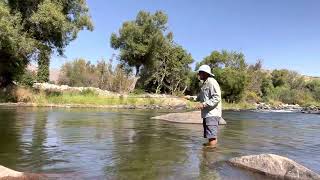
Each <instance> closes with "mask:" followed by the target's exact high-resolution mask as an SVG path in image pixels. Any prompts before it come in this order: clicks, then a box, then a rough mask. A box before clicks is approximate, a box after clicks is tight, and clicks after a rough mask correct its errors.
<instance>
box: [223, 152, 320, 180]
mask: <svg viewBox="0 0 320 180" xmlns="http://www.w3.org/2000/svg"><path fill="white" fill-rule="evenodd" d="M228 162H229V163H231V164H232V165H234V166H238V167H242V168H245V169H249V170H252V171H255V172H259V173H263V174H265V175H269V176H273V177H276V178H284V179H308V180H309V179H310V180H311V179H314V180H316V179H317V180H320V175H319V174H317V173H315V172H313V171H311V170H310V169H308V168H306V167H304V166H302V165H300V164H298V163H296V162H295V161H293V160H291V159H288V158H286V157H282V156H278V155H274V154H260V155H250V156H243V157H236V158H232V159H230V160H229V161H228Z"/></svg>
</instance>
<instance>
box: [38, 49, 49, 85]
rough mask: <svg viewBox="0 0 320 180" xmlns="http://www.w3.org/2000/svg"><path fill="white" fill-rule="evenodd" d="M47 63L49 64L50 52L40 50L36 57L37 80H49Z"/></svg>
mask: <svg viewBox="0 0 320 180" xmlns="http://www.w3.org/2000/svg"><path fill="white" fill-rule="evenodd" d="M49 65H50V52H48V51H47V50H41V52H40V54H39V57H38V74H37V79H38V82H48V81H49V73H50V70H49Z"/></svg>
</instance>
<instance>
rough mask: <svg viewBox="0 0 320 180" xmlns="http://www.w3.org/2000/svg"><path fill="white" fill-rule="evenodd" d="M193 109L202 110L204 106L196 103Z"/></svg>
mask: <svg viewBox="0 0 320 180" xmlns="http://www.w3.org/2000/svg"><path fill="white" fill-rule="evenodd" d="M194 108H196V109H199V110H202V109H204V108H205V106H204V105H203V104H202V103H197V104H195V105H194Z"/></svg>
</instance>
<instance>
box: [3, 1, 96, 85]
mask: <svg viewBox="0 0 320 180" xmlns="http://www.w3.org/2000/svg"><path fill="white" fill-rule="evenodd" d="M0 2H1V3H0V4H1V5H0V6H1V23H2V25H3V26H2V27H1V32H0V36H1V39H5V38H7V39H10V42H9V41H5V40H4V41H1V45H2V46H1V49H0V53H1V54H0V56H1V57H2V58H5V59H6V60H5V61H1V62H0V63H1V64H0V65H1V67H3V68H2V69H1V72H0V76H1V77H0V80H1V81H2V82H1V85H6V84H8V83H9V82H11V81H12V80H14V79H15V77H14V76H15V75H17V74H19V73H21V72H23V69H24V68H25V66H26V65H27V64H28V63H29V62H30V60H32V59H34V60H36V61H38V63H39V70H38V76H39V80H40V81H47V80H48V76H49V59H50V55H51V53H52V52H53V51H56V52H57V53H58V54H59V55H63V50H64V48H65V47H66V46H67V45H68V44H69V43H70V42H71V41H72V40H74V39H75V38H76V37H77V34H78V32H79V31H80V30H82V29H84V28H86V29H88V30H92V29H93V25H92V22H91V20H90V16H89V14H88V7H87V5H86V1H85V0H57V1H53V0H1V1H0ZM5 22H7V23H5ZM8 22H9V23H8ZM13 29H14V30H13ZM8 33H9V34H8ZM18 36H20V37H18ZM10 37H12V38H10ZM11 39H12V40H11ZM10 46H11V48H12V47H14V46H15V47H16V48H18V47H19V48H18V49H19V51H12V49H11V50H10ZM21 51H23V53H21ZM18 54H19V55H18ZM17 55H18V56H17ZM17 65H19V67H20V68H18V69H14V70H13V69H12V68H13V67H15V66H17ZM11 71H18V72H15V73H10V72H11ZM4 74H8V75H6V76H5V75H4Z"/></svg>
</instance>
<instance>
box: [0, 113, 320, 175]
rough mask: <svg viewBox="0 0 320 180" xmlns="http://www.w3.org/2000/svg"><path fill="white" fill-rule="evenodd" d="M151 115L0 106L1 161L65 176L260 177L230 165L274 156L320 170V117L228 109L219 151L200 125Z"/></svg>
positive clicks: (221, 129) (14, 166) (5, 164)
mask: <svg viewBox="0 0 320 180" xmlns="http://www.w3.org/2000/svg"><path fill="white" fill-rule="evenodd" d="M163 113H165V112H157V111H151V110H109V109H98V110H97V109H59V108H54V109H48V108H8V107H0V147H1V148H0V164H1V165H4V166H6V167H9V168H12V169H15V170H19V171H27V172H35V173H45V174H49V176H50V177H57V178H62V179H64V178H65V179H69V178H74V179H128V178H129V179H235V178H236V179H261V176H260V175H256V174H252V173H249V172H248V173H247V172H245V171H241V170H237V169H234V168H231V167H230V166H228V165H227V164H226V163H224V161H225V160H227V159H229V158H232V157H236V156H242V155H250V154H260V153H274V154H278V155H282V156H286V157H288V158H291V159H293V160H295V161H297V162H299V163H301V164H303V165H305V166H307V167H308V168H310V169H312V170H314V171H316V172H318V173H319V172H320V131H319V129H320V116H319V115H312V114H301V113H257V112H232V111H226V112H224V118H225V119H226V120H227V123H228V125H227V126H225V127H221V128H220V131H219V147H218V148H217V149H215V150H210V149H204V148H203V147H202V143H204V142H205V140H204V139H203V138H202V137H201V136H202V127H201V125H190V124H174V123H169V122H166V121H161V120H153V119H151V117H153V116H156V115H160V114H163Z"/></svg>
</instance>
